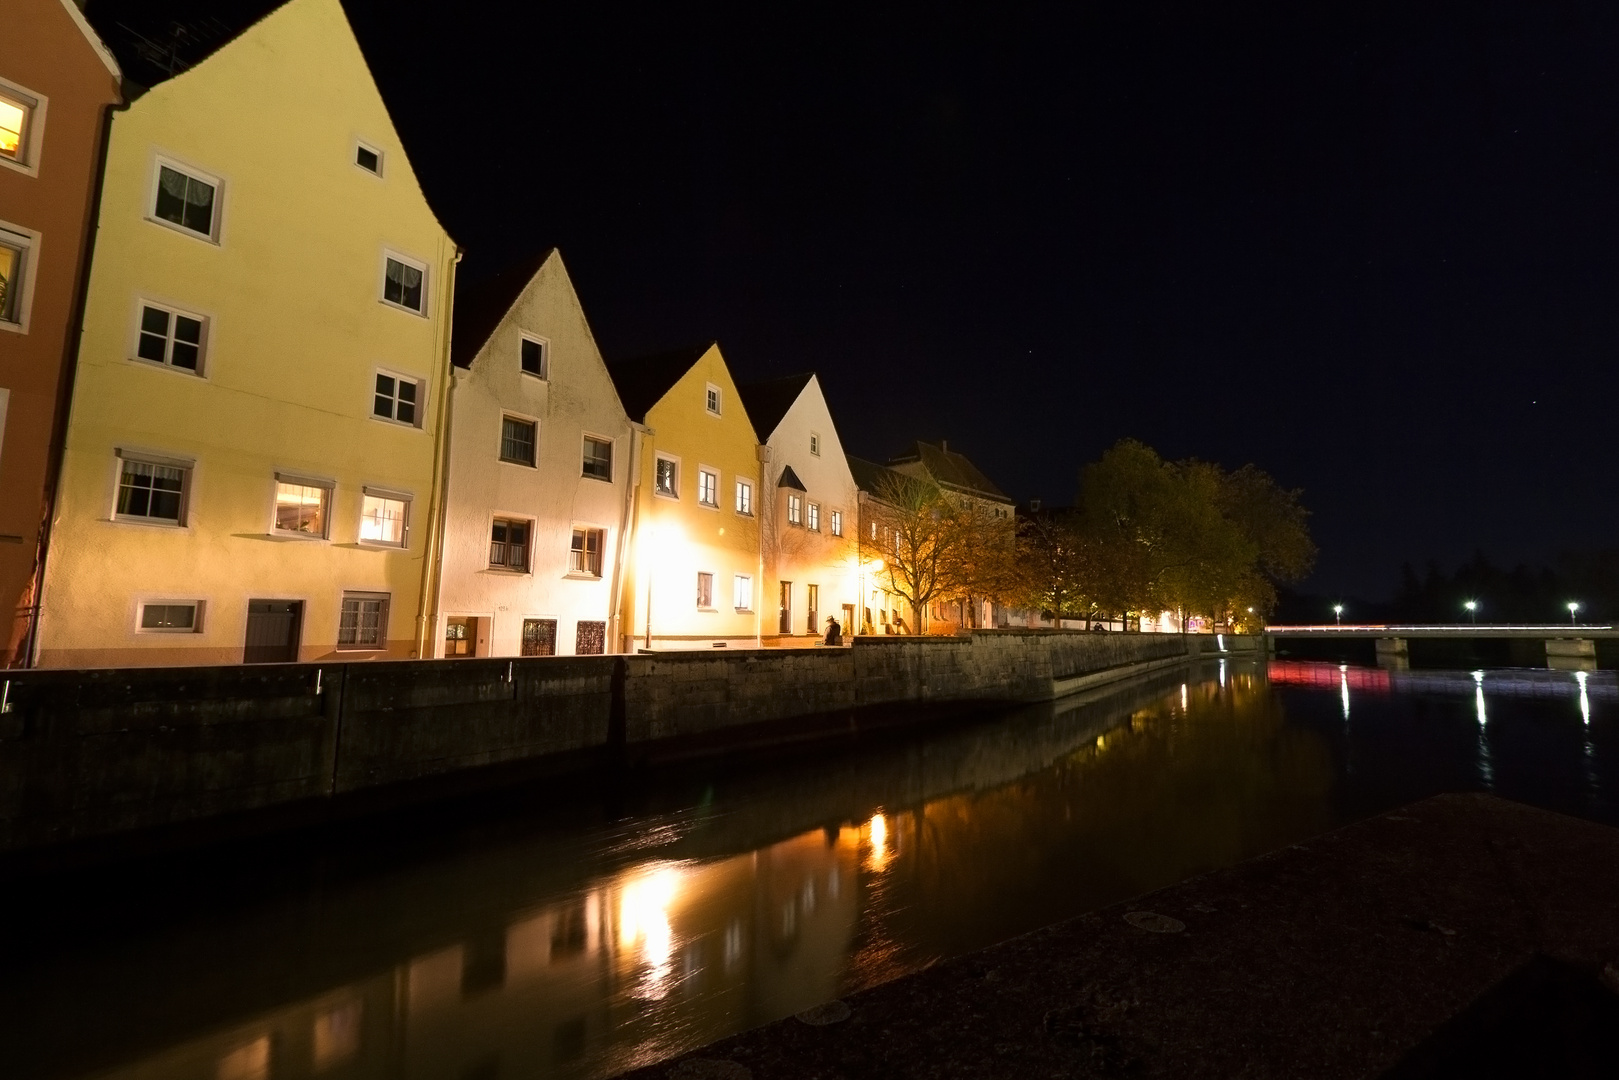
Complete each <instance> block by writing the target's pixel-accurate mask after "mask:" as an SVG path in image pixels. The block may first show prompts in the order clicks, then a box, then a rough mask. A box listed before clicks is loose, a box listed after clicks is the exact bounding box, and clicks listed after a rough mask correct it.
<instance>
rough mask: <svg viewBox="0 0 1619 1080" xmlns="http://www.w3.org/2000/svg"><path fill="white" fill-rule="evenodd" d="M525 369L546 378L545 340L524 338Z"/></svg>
mask: <svg viewBox="0 0 1619 1080" xmlns="http://www.w3.org/2000/svg"><path fill="white" fill-rule="evenodd" d="M522 353H523V370H524V371H526V372H528V373H529V374H530V375H538V376H539V377H540V378H542V379H543V378H545V344H544V342H539V341H531V340H529V339H528V338H524V339H523V349H522Z"/></svg>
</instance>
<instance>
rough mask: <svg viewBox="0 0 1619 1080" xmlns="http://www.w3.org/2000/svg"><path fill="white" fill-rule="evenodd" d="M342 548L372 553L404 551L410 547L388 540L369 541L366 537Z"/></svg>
mask: <svg viewBox="0 0 1619 1080" xmlns="http://www.w3.org/2000/svg"><path fill="white" fill-rule="evenodd" d="M342 546H343V547H357V548H365V549H367V550H370V551H404V550H405V549H406V548H407V547H408V546H409V545H406V544H395V543H392V542H390V541H387V540H367V539H365V538H364V537H361V538H360V539H358V540H356V541H355V542H354V543H352V544H344V545H342Z"/></svg>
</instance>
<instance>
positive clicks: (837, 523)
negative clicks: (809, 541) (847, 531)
mask: <svg viewBox="0 0 1619 1080" xmlns="http://www.w3.org/2000/svg"><path fill="white" fill-rule="evenodd" d="M830 516H831V518H832V521H831V525H832V535H833V536H842V535H843V511H842V510H834V511H832V513H831V515H830Z"/></svg>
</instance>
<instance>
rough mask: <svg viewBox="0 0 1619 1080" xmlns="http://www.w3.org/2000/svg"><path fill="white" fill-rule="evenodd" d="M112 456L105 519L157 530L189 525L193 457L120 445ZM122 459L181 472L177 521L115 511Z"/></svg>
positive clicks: (193, 476) (193, 472) (122, 474)
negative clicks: (110, 491)
mask: <svg viewBox="0 0 1619 1080" xmlns="http://www.w3.org/2000/svg"><path fill="white" fill-rule="evenodd" d="M112 457H113V467H112V504H111V506H109V507H108V511H107V520H108V521H116V522H119V523H120V524H124V525H143V526H146V527H148V528H157V529H185V528H189V527H190V525H191V496H192V489H193V488H194V486H195V484H196V476H197V463H196V461H195V460H194V459H191V458H176V457H170V456H169V455H167V454H150V453H147V452H145V451H143V450H137V449H134V448H133V447H122V446H120V447H115V448H114V449H113V454H112ZM126 461H135V462H140V463H141V464H143V465H160V466H162V467H164V468H167V469H179V470H180V471H181V472H183V473H184V474H185V476H184V478H183V479H182V480H181V481H180V519H179V520H178V521H170V520H169V519H168V518H154V517H146V516H142V515H138V514H120V513H119V512H118V492H119V490H120V489H121V488H122V486H123V480H124V462H126Z"/></svg>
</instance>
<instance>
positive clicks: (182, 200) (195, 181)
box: [152, 162, 219, 240]
mask: <svg viewBox="0 0 1619 1080" xmlns="http://www.w3.org/2000/svg"><path fill="white" fill-rule="evenodd" d="M152 216H153V217H155V218H157V219H158V220H159V221H165V222H168V223H169V224H170V225H173V226H176V227H177V228H179V229H181V230H182V231H184V232H188V233H192V234H193V235H196V236H201V237H203V238H205V239H208V240H213V239H216V238H217V236H218V228H219V181H217V180H214V179H212V178H207V179H205V178H203V177H202V176H199V175H195V174H193V173H191V172H188V171H186V170H184V169H181V168H180V167H179V166H178V165H174V164H171V163H168V162H161V163H159V164H158V167H157V195H156V197H155V198H154V199H153V203H152Z"/></svg>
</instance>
